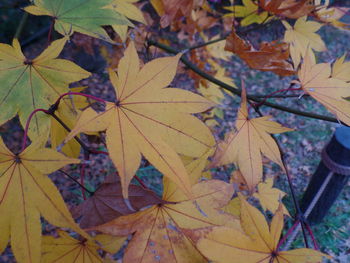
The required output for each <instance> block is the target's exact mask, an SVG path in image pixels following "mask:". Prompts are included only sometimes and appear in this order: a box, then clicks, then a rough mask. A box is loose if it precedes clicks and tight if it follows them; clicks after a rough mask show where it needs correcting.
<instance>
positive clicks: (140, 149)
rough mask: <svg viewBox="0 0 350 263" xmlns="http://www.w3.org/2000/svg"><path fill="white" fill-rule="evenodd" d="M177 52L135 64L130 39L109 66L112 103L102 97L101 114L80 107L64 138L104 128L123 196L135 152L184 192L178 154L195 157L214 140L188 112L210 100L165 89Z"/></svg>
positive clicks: (135, 162) (208, 104) (186, 184)
mask: <svg viewBox="0 0 350 263" xmlns="http://www.w3.org/2000/svg"><path fill="white" fill-rule="evenodd" d="M180 56H181V54H179V55H177V56H174V57H165V58H158V59H155V60H153V61H151V62H149V63H147V64H145V65H144V67H143V68H142V69H140V62H139V58H138V55H137V52H136V49H135V46H134V44H133V43H130V44H129V46H128V48H127V49H126V51H125V56H124V57H123V58H122V59H121V60H120V62H119V66H118V74H116V73H115V72H113V71H110V79H111V82H112V84H113V86H114V88H115V91H116V100H115V102H108V103H107V104H106V109H105V111H103V112H101V113H97V112H95V111H94V110H93V109H91V108H88V109H87V110H85V111H84V112H83V113H82V114H81V116H80V118H79V120H78V122H77V124H76V126H75V128H74V129H73V130H72V131H71V133H70V134H69V135H68V137H67V139H66V141H68V140H70V139H71V138H73V136H74V135H76V134H78V133H80V132H93V131H103V130H106V142H107V148H108V151H109V154H110V157H111V159H112V161H113V163H114V164H115V166H116V167H117V170H118V173H119V175H120V177H121V184H122V187H123V196H124V197H125V198H127V197H128V186H129V184H130V181H131V179H132V177H133V176H134V175H135V172H136V170H137V169H138V167H139V165H140V161H141V154H142V155H143V156H144V157H145V158H146V159H147V160H148V161H149V162H150V163H152V164H153V165H154V166H155V168H157V169H158V170H159V171H160V172H161V173H163V174H164V175H165V176H167V177H169V178H170V179H171V180H173V181H174V182H175V183H176V184H177V185H179V186H180V187H181V189H182V190H184V192H186V194H187V195H188V196H190V195H191V183H190V180H189V178H188V175H187V172H186V169H185V167H184V165H183V163H182V161H181V159H180V157H179V156H178V154H182V155H186V156H190V157H199V156H201V155H202V154H203V153H205V152H207V151H208V149H210V148H212V147H213V146H214V144H215V140H214V138H213V136H212V134H211V132H210V131H209V129H208V128H207V127H206V126H205V125H204V124H203V123H202V122H201V121H200V120H199V119H197V118H195V117H194V116H192V115H191V113H197V112H201V111H204V110H206V109H208V108H209V107H211V106H212V105H213V104H212V103H211V102H209V101H208V100H206V99H205V98H203V97H201V96H199V95H196V94H194V93H191V92H189V91H185V90H181V89H176V88H165V87H166V86H168V85H169V84H170V82H171V81H172V80H173V78H174V76H175V73H176V68H177V64H178V60H179V58H180Z"/></svg>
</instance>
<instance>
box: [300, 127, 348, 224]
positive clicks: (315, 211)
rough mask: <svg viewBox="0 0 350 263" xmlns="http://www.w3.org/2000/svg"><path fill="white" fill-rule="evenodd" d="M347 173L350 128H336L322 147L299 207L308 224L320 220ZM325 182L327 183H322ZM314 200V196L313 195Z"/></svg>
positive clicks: (332, 201)
mask: <svg viewBox="0 0 350 263" xmlns="http://www.w3.org/2000/svg"><path fill="white" fill-rule="evenodd" d="M349 176H350V127H345V126H342V127H340V128H337V130H336V132H335V134H334V135H333V137H332V139H331V141H330V142H329V143H328V145H327V146H325V148H324V149H323V152H322V160H321V162H320V164H319V166H318V168H317V170H316V172H315V173H314V174H313V176H312V178H311V181H310V183H309V185H308V187H307V189H306V192H305V194H304V196H303V199H302V200H301V204H300V208H301V211H302V212H303V213H305V212H306V211H307V210H309V211H310V208H311V212H310V213H309V215H308V216H307V221H308V222H309V223H310V224H318V223H320V222H321V221H322V219H323V218H324V216H325V215H326V214H327V212H328V210H329V209H330V208H331V206H332V204H333V203H334V202H335V200H336V199H337V197H338V195H339V194H340V192H341V190H342V189H343V187H344V186H345V185H346V183H347V181H348V179H349ZM325 181H326V182H328V183H327V184H326V185H325V184H324V182H325ZM322 185H323V187H324V186H325V188H324V190H323V191H322V194H321V195H320V197H319V198H318V200H317V201H316V202H313V200H314V199H315V198H314V197H315V196H316V195H317V193H318V191H319V189H320V187H322ZM316 199H317V198H316Z"/></svg>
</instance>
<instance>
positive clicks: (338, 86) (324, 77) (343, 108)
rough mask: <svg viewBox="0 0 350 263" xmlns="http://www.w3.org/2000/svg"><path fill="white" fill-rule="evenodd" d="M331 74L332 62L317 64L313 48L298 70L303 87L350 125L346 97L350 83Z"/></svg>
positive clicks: (349, 109)
mask: <svg viewBox="0 0 350 263" xmlns="http://www.w3.org/2000/svg"><path fill="white" fill-rule="evenodd" d="M336 69H338V67H336ZM331 74H332V72H331V64H330V63H320V64H316V62H315V57H314V54H313V53H312V51H311V50H310V51H309V52H308V53H307V54H306V56H305V57H304V61H303V63H302V64H301V68H300V70H299V72H298V76H299V80H300V85H301V87H302V89H303V90H304V91H305V92H306V93H307V94H309V95H310V96H312V97H313V98H314V99H315V100H317V101H318V102H320V103H321V104H323V105H324V106H325V107H326V108H327V109H328V110H329V111H330V112H332V113H333V114H334V115H335V116H336V117H337V118H338V119H339V120H341V121H343V122H345V123H346V124H347V125H350V102H349V101H346V100H345V99H344V98H347V97H349V96H350V83H348V82H345V81H344V80H342V79H339V78H336V77H332V75H331ZM335 76H337V75H335Z"/></svg>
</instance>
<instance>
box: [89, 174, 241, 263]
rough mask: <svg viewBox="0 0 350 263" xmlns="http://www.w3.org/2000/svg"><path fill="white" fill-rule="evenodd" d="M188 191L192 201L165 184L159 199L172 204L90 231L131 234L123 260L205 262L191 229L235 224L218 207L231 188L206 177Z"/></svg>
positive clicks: (114, 221)
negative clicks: (190, 191)
mask: <svg viewBox="0 0 350 263" xmlns="http://www.w3.org/2000/svg"><path fill="white" fill-rule="evenodd" d="M168 186H169V187H168ZM192 191H193V193H194V199H193V200H195V201H196V202H193V200H189V199H188V198H186V196H184V194H183V193H182V194H181V193H180V191H178V188H177V187H176V186H174V185H168V184H167V183H165V186H164V193H163V199H164V200H165V201H168V202H174V203H173V204H163V205H158V206H152V207H151V208H148V209H147V210H144V211H141V212H138V213H136V214H132V215H129V216H122V217H119V218H117V219H115V220H113V221H111V222H109V223H106V224H104V225H101V226H97V227H95V228H94V230H98V231H101V232H103V233H106V234H111V235H125V234H130V233H134V235H133V238H132V239H131V241H130V243H129V245H128V247H127V248H126V251H125V255H124V258H123V262H126V263H128V262H140V263H141V262H147V263H150V262H169V263H171V262H183V263H197V262H203V263H205V262H207V260H206V259H205V258H204V257H203V256H202V254H201V253H199V252H198V250H197V249H196V248H195V246H194V244H193V240H192V239H191V230H193V229H203V228H208V227H213V226H218V225H223V224H230V225H232V226H234V225H237V227H239V225H238V224H237V222H238V220H236V219H235V217H233V216H230V215H227V214H224V213H223V212H220V211H219V210H218V209H219V208H220V207H222V206H223V205H225V204H226V203H227V202H228V201H229V200H230V198H231V196H232V194H233V187H232V185H230V184H227V183H225V182H223V181H219V180H210V181H204V182H201V183H198V184H196V185H194V186H193V189H192Z"/></svg>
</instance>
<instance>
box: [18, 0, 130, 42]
mask: <svg viewBox="0 0 350 263" xmlns="http://www.w3.org/2000/svg"><path fill="white" fill-rule="evenodd" d="M111 2H112V0H33V3H34V5H31V6H28V7H26V8H25V11H27V12H28V13H30V14H33V15H37V16H42V15H45V16H52V17H53V18H54V19H55V30H56V31H57V32H59V33H61V34H62V35H70V34H72V33H74V32H80V33H83V34H86V35H89V36H92V37H96V38H100V39H103V40H106V41H108V42H112V43H113V41H112V40H111V39H110V38H109V36H108V35H107V33H106V32H105V31H104V29H103V28H102V27H101V26H107V25H111V26H114V25H130V26H132V24H131V22H129V20H128V19H127V18H126V17H125V16H123V15H122V14H120V13H118V12H116V11H114V10H112V9H110V8H107V5H109V4H110V3H111Z"/></svg>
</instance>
